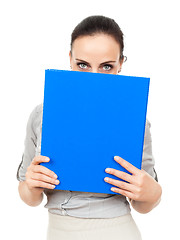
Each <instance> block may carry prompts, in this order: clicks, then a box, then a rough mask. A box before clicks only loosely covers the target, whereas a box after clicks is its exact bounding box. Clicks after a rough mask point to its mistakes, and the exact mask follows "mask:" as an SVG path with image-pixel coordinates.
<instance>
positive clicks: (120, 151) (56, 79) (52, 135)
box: [41, 70, 150, 194]
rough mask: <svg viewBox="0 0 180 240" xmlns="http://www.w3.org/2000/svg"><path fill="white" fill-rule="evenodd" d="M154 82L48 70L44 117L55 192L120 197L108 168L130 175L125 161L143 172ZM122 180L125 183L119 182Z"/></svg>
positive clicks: (44, 152)
mask: <svg viewBox="0 0 180 240" xmlns="http://www.w3.org/2000/svg"><path fill="white" fill-rule="evenodd" d="M149 82H150V79H149V78H143V77H132V76H122V75H113V74H102V73H88V72H79V71H65V70H46V71H45V85H44V102H43V118H42V137H41V155H43V156H48V157H49V158H50V159H51V160H50V162H49V163H42V165H43V166H45V167H47V168H49V169H51V170H53V171H54V172H55V173H56V174H57V175H58V179H59V180H60V184H59V185H58V186H56V188H55V189H59V190H71V191H82V192H95V193H108V194H116V193H114V192H112V191H111V190H110V188H111V187H112V186H113V185H111V184H109V183H106V182H105V181H104V178H105V177H106V176H108V177H111V178H114V179H118V178H117V177H115V176H113V175H111V174H108V173H106V172H105V169H106V168H107V167H110V168H114V169H117V170H121V171H125V172H127V171H126V170H125V169H124V168H123V167H121V166H120V165H119V164H118V163H117V162H116V161H115V160H114V156H116V155H117V156H120V157H122V158H124V159H125V160H127V161H128V162H130V163H131V164H133V165H134V166H136V167H137V168H139V169H141V163H142V153H143V143H144V132H145V123H146V111H147V102H148V92H149ZM119 180H120V179H119Z"/></svg>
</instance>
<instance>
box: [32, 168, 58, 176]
mask: <svg viewBox="0 0 180 240" xmlns="http://www.w3.org/2000/svg"><path fill="white" fill-rule="evenodd" d="M33 172H35V173H41V174H44V175H47V176H48V177H51V178H54V179H56V178H57V175H56V174H55V173H54V172H53V171H51V170H50V169H48V168H46V167H44V166H41V165H35V166H34V167H33Z"/></svg>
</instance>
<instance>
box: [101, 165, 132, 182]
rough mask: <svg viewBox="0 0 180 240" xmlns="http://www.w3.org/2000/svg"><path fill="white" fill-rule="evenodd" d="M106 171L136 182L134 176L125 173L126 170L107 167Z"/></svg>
mask: <svg viewBox="0 0 180 240" xmlns="http://www.w3.org/2000/svg"><path fill="white" fill-rule="evenodd" d="M105 171H106V172H107V173H109V174H112V175H114V176H116V177H118V178H120V179H123V180H125V181H127V182H129V183H132V184H134V183H135V181H134V177H133V176H132V175H130V174H128V173H125V172H122V171H119V170H116V169H114V168H106V169H105Z"/></svg>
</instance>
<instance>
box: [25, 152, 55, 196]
mask: <svg viewBox="0 0 180 240" xmlns="http://www.w3.org/2000/svg"><path fill="white" fill-rule="evenodd" d="M49 161H50V159H49V158H48V157H46V156H42V155H39V156H36V157H34V158H33V160H32V162H31V164H30V166H29V167H28V168H27V172H26V184H27V186H28V188H29V190H31V191H33V190H34V191H38V192H43V191H44V188H47V189H54V188H55V185H58V184H59V180H57V175H56V174H55V173H54V172H53V171H51V170H49V169H48V168H46V167H44V166H42V165H39V164H40V163H42V162H49Z"/></svg>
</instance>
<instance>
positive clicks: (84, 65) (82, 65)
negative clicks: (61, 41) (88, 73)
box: [77, 63, 87, 69]
mask: <svg viewBox="0 0 180 240" xmlns="http://www.w3.org/2000/svg"><path fill="white" fill-rule="evenodd" d="M77 65H78V67H79V68H80V69H87V64H86V63H77Z"/></svg>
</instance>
